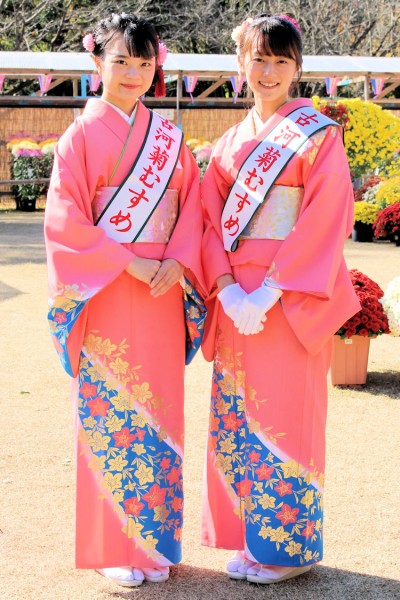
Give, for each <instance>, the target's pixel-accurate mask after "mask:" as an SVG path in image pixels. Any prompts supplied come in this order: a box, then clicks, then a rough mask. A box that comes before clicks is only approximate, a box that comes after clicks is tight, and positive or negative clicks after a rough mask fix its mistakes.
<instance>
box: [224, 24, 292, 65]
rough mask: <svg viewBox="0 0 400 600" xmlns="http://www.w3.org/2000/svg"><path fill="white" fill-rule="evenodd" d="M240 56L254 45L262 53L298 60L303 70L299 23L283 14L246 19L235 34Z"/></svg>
mask: <svg viewBox="0 0 400 600" xmlns="http://www.w3.org/2000/svg"><path fill="white" fill-rule="evenodd" d="M232 37H233V39H234V40H235V41H236V50H237V53H238V54H239V56H244V55H245V54H246V52H248V51H249V50H251V49H252V48H253V47H254V45H255V46H256V48H257V52H258V53H259V54H260V55H267V56H286V57H288V58H292V59H293V60H294V61H295V62H296V66H297V68H298V69H299V71H301V66H302V63H303V58H302V51H303V42H302V39H301V33H300V30H299V29H298V26H297V24H296V25H295V24H294V22H293V21H292V20H290V19H289V18H287V17H283V16H273V17H268V16H264V15H262V16H259V17H256V18H255V19H246V21H244V22H243V23H242V24H241V25H239V27H237V28H236V29H235V30H234V32H233V34H232Z"/></svg>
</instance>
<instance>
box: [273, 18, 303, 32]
mask: <svg viewBox="0 0 400 600" xmlns="http://www.w3.org/2000/svg"><path fill="white" fill-rule="evenodd" d="M277 17H279V18H280V19H285V20H286V21H289V22H290V23H291V24H292V25H294V26H295V27H296V29H297V31H298V32H299V33H301V29H300V25H299V24H298V22H297V21H296V19H293V18H292V17H288V16H287V15H277Z"/></svg>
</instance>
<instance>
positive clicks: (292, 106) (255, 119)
mask: <svg viewBox="0 0 400 600" xmlns="http://www.w3.org/2000/svg"><path fill="white" fill-rule="evenodd" d="M312 105H313V104H312V102H311V100H310V99H309V98H295V99H294V100H290V101H289V102H285V104H282V106H280V107H279V108H278V110H277V111H276V112H275V113H274V114H273V115H272V116H271V117H269V119H267V120H266V121H262V119H261V117H260V115H259V114H258V112H257V111H256V108H255V106H254V107H253V109H252V110H251V111H250V114H249V115H248V116H249V117H250V118H251V121H252V123H253V127H254V133H255V134H256V135H258V133H259V132H260V131H261V130H262V129H263V128H264V127H265V125H266V124H267V123H268V122H269V121H270V120H272V119H276V117H277V116H279V117H286V116H287V115H288V114H290V113H291V112H292V111H294V110H296V109H297V108H300V107H301V106H312Z"/></svg>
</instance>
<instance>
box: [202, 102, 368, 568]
mask: <svg viewBox="0 0 400 600" xmlns="http://www.w3.org/2000/svg"><path fill="white" fill-rule="evenodd" d="M310 105H311V103H310V101H309V100H305V99H298V100H293V101H291V102H289V103H288V104H286V105H284V106H283V107H281V108H280V109H279V110H278V112H277V113H276V114H275V115H273V116H272V117H271V121H270V122H269V123H271V122H278V121H279V119H280V118H282V117H284V116H286V115H288V114H289V113H290V112H291V111H293V110H294V109H296V108H299V107H300V106H310ZM253 110H254V109H253ZM260 136H261V139H262V137H263V136H262V135H261V133H260V134H259V136H258V139H260ZM256 145H257V139H256V135H255V129H254V121H253V113H252V111H251V112H250V113H249V115H248V116H247V117H246V118H245V119H244V121H243V122H242V123H240V124H239V125H237V126H235V127H232V128H231V129H230V130H229V131H228V132H227V133H226V134H225V135H224V136H223V137H222V138H221V139H220V140H219V142H218V144H217V146H216V148H215V151H214V154H213V157H212V159H211V162H210V165H209V167H208V170H207V172H206V174H205V177H204V181H203V184H202V198H203V203H204V207H205V213H206V231H205V235H204V238H203V267H204V270H205V277H206V281H207V286H208V290H209V292H211V293H212V294H211V296H210V300H209V308H210V310H209V316H208V323H207V324H206V333H205V341H204V346H203V351H204V354H205V356H206V358H207V359H208V360H214V372H213V383H212V401H211V414H210V424H209V437H208V452H207V470H206V480H205V487H204V503H203V527H202V542H203V544H205V545H208V546H214V547H218V548H227V549H239V550H245V553H246V556H247V557H248V558H249V559H251V560H254V561H257V562H260V563H263V564H270V565H283V566H300V565H307V564H311V563H314V562H317V561H320V560H321V559H322V531H323V485H324V464H325V421H326V412H327V383H326V378H327V372H328V369H329V364H330V355H331V342H332V336H333V334H334V333H335V331H336V330H337V329H338V328H339V326H340V325H341V324H342V323H343V322H344V321H346V320H347V319H348V318H349V317H350V316H352V315H353V314H354V313H356V312H357V311H358V310H359V304H358V300H357V297H356V295H355V293H354V291H353V287H352V284H351V282H350V278H349V276H348V272H347V268H346V265H345V262H344V259H343V245H344V242H345V240H346V238H347V237H348V236H349V233H350V232H351V229H352V223H353V192H352V185H351V180H350V175H349V169H348V164H347V159H346V155H345V151H344V148H343V141H342V131H341V128H339V127H335V126H329V127H326V128H325V129H322V130H320V131H319V132H317V133H315V134H314V135H313V136H312V137H311V138H309V139H308V141H307V142H306V143H305V144H304V146H303V147H302V148H301V149H300V150H299V151H298V152H297V154H296V155H295V156H294V157H293V158H292V160H291V161H290V162H289V164H288V165H287V166H286V167H285V169H284V170H283V171H282V172H281V173H280V175H279V176H278V178H277V180H276V181H275V184H274V186H273V188H272V190H271V192H270V193H269V194H268V197H267V199H266V201H264V203H263V204H262V205H261V207H260V208H259V209H258V210H257V212H256V213H255V215H254V216H253V218H252V220H251V222H250V223H249V224H248V225H247V227H246V229H245V230H244V232H243V234H242V235H241V237H240V238H239V245H238V248H237V250H236V251H235V252H226V251H225V250H224V247H223V242H222V231H221V213H222V210H223V207H224V202H225V200H226V198H227V196H228V193H229V190H230V188H231V186H232V184H233V182H234V181H235V178H236V176H237V173H238V170H239V168H240V167H241V165H242V164H243V162H244V160H245V159H246V157H247V156H248V155H249V154H250V152H251V151H252V149H253V148H255V147H256ZM267 272H268V274H269V276H270V279H271V281H272V282H274V283H276V284H277V286H278V287H280V288H281V289H282V290H283V295H282V297H281V301H279V302H278V303H277V304H275V306H274V307H273V308H272V309H271V310H270V311H269V312H268V313H267V321H266V323H265V324H264V329H263V331H262V332H261V333H259V334H257V335H250V336H244V335H241V334H239V333H238V330H237V329H236V328H235V327H234V324H233V322H232V320H231V319H230V318H229V317H227V316H226V315H225V313H224V311H223V309H222V306H221V305H220V304H219V301H218V299H217V298H216V297H215V293H216V292H215V291H214V292H213V290H214V288H215V284H216V280H217V278H218V277H219V276H220V275H223V274H224V273H232V274H233V276H234V278H235V280H236V281H237V282H238V283H240V285H241V286H242V287H243V289H244V290H245V291H246V292H251V291H253V290H254V289H256V288H257V287H259V286H260V284H261V282H262V281H263V279H264V277H265V276H266V274H267Z"/></svg>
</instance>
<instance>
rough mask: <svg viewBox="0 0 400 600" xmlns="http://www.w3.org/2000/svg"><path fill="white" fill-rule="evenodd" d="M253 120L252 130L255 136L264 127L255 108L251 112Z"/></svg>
mask: <svg viewBox="0 0 400 600" xmlns="http://www.w3.org/2000/svg"><path fill="white" fill-rule="evenodd" d="M253 119H254V128H255V130H256V135H257V133H258V132H259V131H261V129H262V128H263V127H264V125H265V123H264V121H263V120H262V119H261V117H260V115H259V114H258V112H257V111H256V109H255V108H254V110H253Z"/></svg>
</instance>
